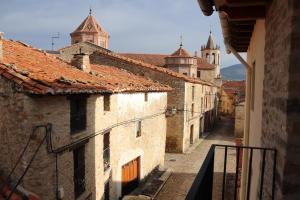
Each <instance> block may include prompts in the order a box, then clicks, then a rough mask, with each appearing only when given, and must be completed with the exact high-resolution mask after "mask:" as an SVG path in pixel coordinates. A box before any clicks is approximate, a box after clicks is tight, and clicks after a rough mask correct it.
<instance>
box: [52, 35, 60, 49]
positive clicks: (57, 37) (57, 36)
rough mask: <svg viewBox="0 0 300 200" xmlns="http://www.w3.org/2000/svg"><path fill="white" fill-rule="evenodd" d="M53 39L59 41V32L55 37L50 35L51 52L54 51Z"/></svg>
mask: <svg viewBox="0 0 300 200" xmlns="http://www.w3.org/2000/svg"><path fill="white" fill-rule="evenodd" d="M55 39H59V32H57V34H56V35H52V36H51V46H52V48H51V49H52V51H53V50H54V40H55Z"/></svg>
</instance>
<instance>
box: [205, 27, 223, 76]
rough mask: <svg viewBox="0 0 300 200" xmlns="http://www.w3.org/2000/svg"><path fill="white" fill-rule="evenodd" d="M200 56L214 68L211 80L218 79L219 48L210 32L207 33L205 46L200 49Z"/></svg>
mask: <svg viewBox="0 0 300 200" xmlns="http://www.w3.org/2000/svg"><path fill="white" fill-rule="evenodd" d="M201 54H202V58H203V59H205V60H206V61H207V62H208V63H210V64H212V65H214V66H215V70H214V77H213V78H215V79H220V78H221V74H220V65H221V62H220V46H218V45H216V44H215V42H214V39H213V37H212V33H211V32H210V33H209V37H208V40H207V43H206V45H203V46H202V47H201Z"/></svg>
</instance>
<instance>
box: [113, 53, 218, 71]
mask: <svg viewBox="0 0 300 200" xmlns="http://www.w3.org/2000/svg"><path fill="white" fill-rule="evenodd" d="M119 55H121V56H125V57H128V58H131V59H134V60H140V61H143V62H145V63H149V64H152V65H156V66H159V67H164V66H165V64H166V62H165V58H166V57H168V55H166V54H138V53H119ZM197 68H198V69H200V70H213V69H215V66H214V65H212V64H210V63H208V62H207V61H206V60H205V59H203V58H199V57H198V58H197Z"/></svg>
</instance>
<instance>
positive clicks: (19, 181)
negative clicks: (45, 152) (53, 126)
mask: <svg viewBox="0 0 300 200" xmlns="http://www.w3.org/2000/svg"><path fill="white" fill-rule="evenodd" d="M46 138H47V133H46V134H45V136H44V138H43V139H42V141H41V142H40V143H39V145H38V148H37V149H36V150H35V152H34V154H33V156H32V158H31V159H30V161H29V163H28V165H27V166H26V168H25V171H24V172H23V174H22V175H21V176H20V178H19V179H18V181H17V183H16V184H15V186H14V187H13V189H12V191H11V192H10V194H9V196H8V198H7V200H9V199H10V198H11V197H12V195H13V193H14V191H15V190H16V188H17V187H18V185H19V184H20V183H21V181H22V179H23V178H24V176H25V175H26V173H27V171H28V170H29V168H30V166H31V164H32V162H33V161H34V159H35V157H36V155H37V153H38V152H39V150H40V148H41V146H42V144H43V143H44V141H45V140H46Z"/></svg>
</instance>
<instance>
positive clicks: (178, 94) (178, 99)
mask: <svg viewBox="0 0 300 200" xmlns="http://www.w3.org/2000/svg"><path fill="white" fill-rule="evenodd" d="M90 60H91V63H95V64H100V65H101V64H102V65H109V66H114V67H118V68H122V69H125V70H127V71H130V72H132V73H134V74H137V75H142V76H145V77H148V78H151V79H153V80H156V81H159V82H160V83H163V84H167V85H169V86H171V87H173V88H174V89H175V90H174V91H172V92H169V93H168V108H177V110H184V109H185V102H184V98H185V81H184V80H181V79H178V78H175V77H172V76H169V75H167V74H165V73H161V72H158V71H155V70H153V69H147V68H144V67H141V66H138V65H135V64H130V63H127V62H126V61H121V60H116V59H114V58H111V57H109V56H106V55H103V54H101V53H94V54H92V55H91V56H90ZM184 123H185V122H184V112H177V113H176V114H175V115H173V116H170V117H168V118H167V141H166V151H167V152H182V151H183V147H182V146H183V131H184Z"/></svg>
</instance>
